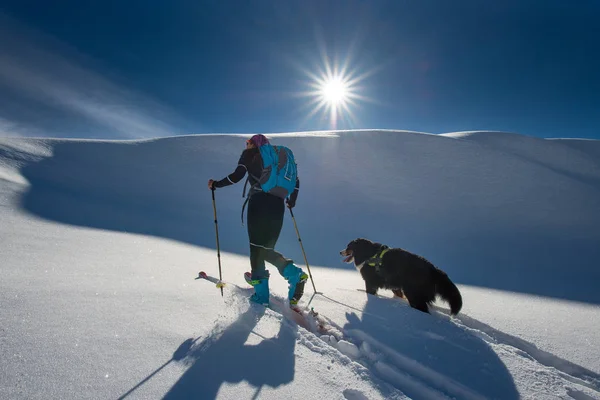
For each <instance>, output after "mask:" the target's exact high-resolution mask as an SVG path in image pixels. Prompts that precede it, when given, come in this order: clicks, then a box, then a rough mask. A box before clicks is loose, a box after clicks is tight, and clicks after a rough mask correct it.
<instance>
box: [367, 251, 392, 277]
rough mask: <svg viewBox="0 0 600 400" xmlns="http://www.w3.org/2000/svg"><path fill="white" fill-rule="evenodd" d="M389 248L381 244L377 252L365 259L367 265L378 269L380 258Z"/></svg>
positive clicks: (380, 262)
mask: <svg viewBox="0 0 600 400" xmlns="http://www.w3.org/2000/svg"><path fill="white" fill-rule="evenodd" d="M389 250H390V248H389V247H388V246H385V245H384V246H382V247H381V250H379V252H378V253H377V254H375V255H374V256H373V257H371V258H369V259H368V260H367V265H368V266H369V267H374V268H375V269H376V270H377V271H379V268H380V267H381V264H382V261H381V260H382V258H383V256H384V255H385V253H387V252H388V251H389Z"/></svg>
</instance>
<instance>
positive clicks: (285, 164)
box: [258, 144, 298, 199]
mask: <svg viewBox="0 0 600 400" xmlns="http://www.w3.org/2000/svg"><path fill="white" fill-rule="evenodd" d="M259 150H260V155H261V157H262V160H263V171H262V175H261V176H260V178H259V179H258V184H259V185H260V188H261V189H262V190H263V191H264V192H267V193H271V194H273V195H275V196H278V197H281V198H283V199H285V198H287V197H289V196H290V195H291V194H292V193H293V192H294V189H295V188H296V177H297V176H298V168H297V166H296V160H295V159H294V153H292V151H291V150H290V149H289V148H287V147H285V146H272V145H270V144H264V145H262V146H260V147H259Z"/></svg>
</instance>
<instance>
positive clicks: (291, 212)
mask: <svg viewBox="0 0 600 400" xmlns="http://www.w3.org/2000/svg"><path fill="white" fill-rule="evenodd" d="M289 210H290V214H291V215H292V220H293V221H294V228H296V235H298V242H300V248H301V249H302V254H303V255H304V262H305V263H306V268H307V269H308V276H310V282H311V283H312V286H313V289H314V290H315V293H317V288H316V287H315V281H314V280H313V277H312V274H311V272H310V266H309V265H308V260H307V259H306V252H305V251H304V245H303V244H302V239H301V238H300V232H298V225H296V217H294V212H293V211H292V209H291V208H290V209H289Z"/></svg>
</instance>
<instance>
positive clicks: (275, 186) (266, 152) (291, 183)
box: [242, 143, 298, 224]
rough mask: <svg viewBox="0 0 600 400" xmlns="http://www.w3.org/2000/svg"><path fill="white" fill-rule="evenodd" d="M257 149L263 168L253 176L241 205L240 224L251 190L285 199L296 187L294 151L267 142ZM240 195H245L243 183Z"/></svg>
mask: <svg viewBox="0 0 600 400" xmlns="http://www.w3.org/2000/svg"><path fill="white" fill-rule="evenodd" d="M258 149H259V151H260V155H261V157H262V162H263V169H262V173H261V175H260V176H253V178H254V179H255V180H256V181H257V183H255V184H254V185H253V186H252V187H251V188H250V191H249V192H248V198H246V201H245V202H244V205H243V206H242V224H243V223H244V209H245V208H246V204H247V203H248V200H249V199H250V196H251V195H252V192H256V191H263V192H267V193H270V194H273V195H275V196H277V197H281V198H282V199H285V198H288V197H289V196H290V195H291V194H292V193H293V192H294V190H295V189H296V178H297V177H298V167H297V165H296V159H295V158H294V153H292V151H291V150H290V149H289V148H287V147H285V146H273V145H271V144H268V143H267V144H264V145H262V146H260V147H259V148H258ZM249 179H250V177H248V180H246V184H248V181H249ZM242 196H243V197H245V196H246V185H244V192H243V194H242Z"/></svg>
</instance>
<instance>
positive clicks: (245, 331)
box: [164, 306, 297, 400]
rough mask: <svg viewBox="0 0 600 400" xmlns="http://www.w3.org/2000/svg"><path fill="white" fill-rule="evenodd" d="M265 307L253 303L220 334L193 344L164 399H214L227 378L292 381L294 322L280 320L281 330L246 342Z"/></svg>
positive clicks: (270, 382)
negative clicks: (182, 367) (262, 308)
mask: <svg viewBox="0 0 600 400" xmlns="http://www.w3.org/2000/svg"><path fill="white" fill-rule="evenodd" d="M263 313H264V310H262V311H260V309H257V308H254V306H251V308H250V309H248V311H246V312H245V313H244V314H242V315H241V316H240V318H239V319H238V320H237V321H235V322H234V323H233V324H231V325H230V326H229V327H227V329H226V330H225V331H224V332H223V333H222V334H221V335H220V336H218V337H215V336H210V337H208V338H207V339H205V340H204V341H202V342H201V343H199V344H198V345H194V346H192V347H191V348H190V349H189V351H188V353H187V354H186V355H185V357H183V359H182V360H181V362H184V363H188V364H190V367H189V368H188V369H187V371H186V372H185V373H184V374H183V375H182V376H181V378H179V380H178V381H177V382H176V383H175V384H174V385H173V386H172V387H171V389H170V390H169V391H168V392H167V394H166V395H165V396H164V399H171V400H172V399H190V398H194V399H215V398H216V397H217V394H218V392H219V389H220V387H221V385H222V384H223V383H225V382H229V383H238V382H241V381H246V382H248V383H249V384H250V385H252V386H254V387H256V388H257V389H256V394H255V397H257V396H258V394H259V392H260V390H261V388H262V387H263V386H265V385H267V386H270V387H278V386H280V385H283V384H286V383H289V382H291V381H292V380H293V379H294V373H295V355H294V347H295V345H296V330H297V327H296V326H295V325H294V324H288V323H286V322H285V321H281V323H280V329H279V332H278V334H277V335H276V336H275V337H273V338H270V339H266V338H261V341H260V343H258V344H256V345H246V344H245V343H246V341H247V339H248V337H249V336H250V334H252V333H254V334H257V333H255V332H253V329H254V328H255V326H256V324H257V323H258V321H259V320H260V318H261V316H262V314H263Z"/></svg>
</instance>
